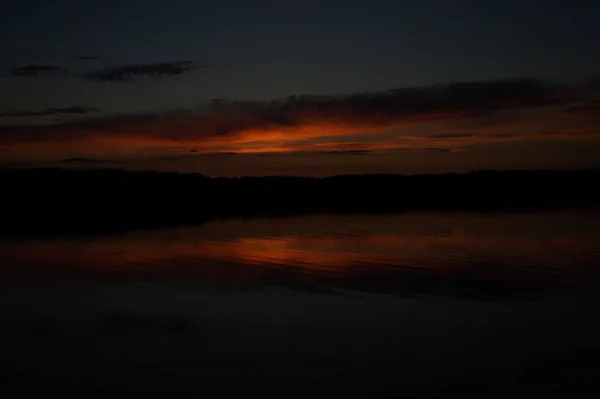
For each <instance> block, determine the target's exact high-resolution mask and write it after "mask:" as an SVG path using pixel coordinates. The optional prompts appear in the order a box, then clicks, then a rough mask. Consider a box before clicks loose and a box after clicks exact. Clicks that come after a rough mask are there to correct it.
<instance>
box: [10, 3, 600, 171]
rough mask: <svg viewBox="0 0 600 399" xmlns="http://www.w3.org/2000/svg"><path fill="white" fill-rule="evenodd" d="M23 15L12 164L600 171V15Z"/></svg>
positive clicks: (366, 11)
mask: <svg viewBox="0 0 600 399" xmlns="http://www.w3.org/2000/svg"><path fill="white" fill-rule="evenodd" d="M597 3H598V2H591V1H584V0H570V1H567V0H564V1H563V0H556V1H544V2H541V1H533V0H519V1H517V0H506V1H502V2H489V1H486V2H483V1H479V2H475V1H464V0H460V1H459V0H454V1H453V0H420V1H400V0H396V1H374V0H371V1H352V0H348V1H343V2H342V1H335V2H334V1H323V0H321V1H314V0H306V1H303V2H271V1H269V2H266V1H247V0H230V1H220V2H215V3H208V2H200V1H195V0H189V1H188V0H170V1H158V0H143V1H142V0H119V1H117V0H106V1H103V2H97V3H93V2H82V1H78V0H56V1H53V2H46V1H41V0H23V1H20V2H12V3H11V4H9V5H5V6H3V9H2V12H1V13H0V37H2V38H3V39H4V40H3V41H2V42H3V44H2V47H1V48H0V75H1V76H0V87H2V90H1V91H0V162H1V163H3V164H4V165H27V166H62V167H86V168H87V167H111V168H112V167H118V168H122V169H133V170H139V169H144V170H148V169H153V170H177V171H185V172H189V171H194V172H200V173H204V174H207V175H220V176H236V175H273V174H286V175H329V174H338V173H423V172H446V171H468V170H473V169H491V168H493V169H513V168H525V169H528V168H534V169H537V168H561V169H562V168H586V167H600V79H599V78H600V76H598V71H600V44H599V43H600V25H599V24H598V23H597V21H598V18H600V3H599V4H597Z"/></svg>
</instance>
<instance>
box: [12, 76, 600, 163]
mask: <svg viewBox="0 0 600 399" xmlns="http://www.w3.org/2000/svg"><path fill="white" fill-rule="evenodd" d="M159 65H160V66H159ZM170 68H173V69H170ZM179 68H183V69H179ZM185 68H187V66H185V65H183V64H181V65H180V64H177V65H168V66H166V65H163V64H156V65H155V66H153V67H148V68H145V67H139V66H137V67H131V66H128V67H124V68H120V69H111V70H106V71H104V72H103V73H102V74H100V75H98V79H100V80H103V79H105V80H107V81H111V80H112V79H117V80H119V79H126V78H127V77H128V76H129V77H132V76H137V75H140V76H144V75H153V74H159V75H160V74H161V73H167V74H170V73H173V74H177V73H183V72H182V71H183V70H184V69H185ZM593 96H594V92H593V91H592V90H591V89H590V88H589V87H586V86H568V85H562V84H556V83H551V82H544V81H540V80H535V79H515V80H502V81H484V82H467V83H453V84H449V85H435V86H429V87H416V88H405V89H394V90H388V91H384V92H373V93H357V94H351V95H336V96H310V95H300V96H290V97H287V98H284V99H280V100H275V101H265V102H245V101H224V100H214V101H212V102H209V103H208V104H205V105H204V106H202V107H199V108H197V109H190V110H178V111H165V112H163V113H146V114H143V113H142V114H123V115H103V116H98V117H93V118H85V119H80V120H73V121H66V122H63V123H59V124H52V125H43V126H39V125H38V126H31V125H24V124H21V125H11V126H0V145H1V146H3V147H4V148H5V150H6V149H7V148H12V150H6V151H11V152H12V153H13V154H16V153H18V154H25V153H26V152H27V151H30V152H32V153H33V152H35V149H36V148H38V149H39V148H42V147H44V146H45V147H44V148H46V149H47V148H49V146H56V145H57V144H60V145H62V146H66V147H65V148H68V149H69V151H79V152H80V153H77V154H73V156H83V155H86V156H98V155H102V156H104V155H110V154H112V153H114V152H118V153H119V154H127V153H131V154H139V153H147V154H155V155H160V154H161V153H165V152H167V153H170V154H177V153H179V154H184V153H189V152H190V150H195V151H198V152H201V153H220V152H237V153H261V152H262V153H264V152H289V151H318V152H332V153H334V154H350V155H356V154H364V153H367V152H368V151H378V150H379V151H381V150H388V151H389V150H399V149H404V150H406V149H418V150H427V151H431V150H434V151H441V152H458V151H462V150H464V149H466V148H468V147H470V146H473V145H477V144H485V143H497V142H506V141H518V140H537V139H548V138H550V139H564V138H574V137H579V138H582V137H584V138H590V137H597V135H598V134H599V132H600V131H599V127H600V118H597V117H598V113H597V110H598V106H597V103H594V102H593V101H594V100H595V99H594V98H593ZM582 104H584V105H582ZM61 110H62V112H65V111H69V110H70V112H69V113H87V112H91V111H92V109H86V108H83V107H79V108H77V107H73V108H72V109H58V108H53V109H49V110H46V111H40V112H37V113H36V112H32V113H29V115H28V113H27V112H21V113H15V112H13V113H4V114H0V115H2V117H4V118H15V117H20V116H27V115H28V116H35V115H42V114H44V113H52V112H55V113H58V112H57V111H61Z"/></svg>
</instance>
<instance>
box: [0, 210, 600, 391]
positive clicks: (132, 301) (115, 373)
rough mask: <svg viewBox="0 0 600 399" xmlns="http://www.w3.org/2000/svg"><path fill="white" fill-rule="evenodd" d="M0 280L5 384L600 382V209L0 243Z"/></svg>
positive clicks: (371, 386) (112, 387)
mask: <svg viewBox="0 0 600 399" xmlns="http://www.w3.org/2000/svg"><path fill="white" fill-rule="evenodd" d="M0 284H1V286H0V322H1V323H2V324H1V330H0V394H1V395H2V396H3V397H5V396H6V395H13V396H14V397H25V396H26V395H29V394H33V395H36V397H39V396H43V395H46V396H49V397H64V395H65V394H73V395H80V396H77V397H94V395H99V396H102V395H107V396H108V395H110V396H114V395H117V396H120V395H123V396H128V397H131V396H132V395H136V394H140V395H143V397H148V396H153V395H155V396H158V397H206V396H208V397H223V396H224V395H228V394H238V395H247V396H249V395H254V394H256V393H259V394H260V395H261V397H265V396H271V395H275V396H278V397H290V396H296V395H298V396H312V397H323V396H327V397H332V396H334V397H337V396H340V395H344V396H352V397H355V396H359V397H371V396H387V397H413V396H416V397H457V398H464V397H494V398H495V397H501V398H504V397H507V398H518V397H565V398H571V397H596V396H598V394H599V392H600V391H599V387H600V366H599V364H598V362H599V360H600V322H599V321H598V316H599V315H600V309H599V305H600V300H599V299H600V290H599V288H600V212H597V211H561V212H545V213H496V214H485V213H414V214H408V213H407V214H397V215H377V216H327V215H322V216H309V217H298V218H285V219H269V220H267V219H257V220H230V221H217V222H211V223H207V224H205V225H202V226H199V227H185V228H176V229H168V230H154V231H139V232H131V233H128V234H123V235H118V236H103V237H83V238H82V237H78V238H53V239H38V240H22V239H21V240H6V241H3V242H1V243H0ZM82 394H83V396H81V395H82Z"/></svg>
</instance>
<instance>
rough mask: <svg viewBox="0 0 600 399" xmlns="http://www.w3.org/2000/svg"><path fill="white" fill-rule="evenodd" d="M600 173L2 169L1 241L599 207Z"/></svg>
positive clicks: (543, 171)
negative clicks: (280, 220) (214, 173)
mask: <svg viewBox="0 0 600 399" xmlns="http://www.w3.org/2000/svg"><path fill="white" fill-rule="evenodd" d="M597 182H600V169H593V170H578V171H554V170H540V171H522V170H513V171H477V172H471V173H466V174H454V173H449V174H440V175H383V174H381V175H374V174H371V175H341V176H332V177H326V178H310V177H287V176H273V177H241V178H210V177H206V176H203V175H200V174H181V173H159V172H127V171H122V170H115V169H95V170H69V169H0V184H1V185H2V187H3V190H2V191H3V194H2V203H3V204H4V211H5V217H3V220H2V223H1V227H0V236H3V237H35V236H53V235H80V234H104V233H119V232H125V231H128V230H132V229H143V228H160V227H170V226H181V225H194V224H202V223H204V222H206V221H209V220H213V219H223V218H239V217H283V216H293V215H302V214H314V213H333V214H340V213H341V214H372V213H390V212H407V211H477V212H502V211H525V212H526V211H536V210H554V209H582V208H600V190H598V189H597V187H595V186H596V184H597Z"/></svg>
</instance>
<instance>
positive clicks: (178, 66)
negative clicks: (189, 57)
mask: <svg viewBox="0 0 600 399" xmlns="http://www.w3.org/2000/svg"><path fill="white" fill-rule="evenodd" d="M200 68H206V66H204V65H199V64H196V63H194V62H192V61H173V62H159V63H153V64H130V65H122V66H117V67H107V68H103V69H99V70H96V71H92V72H89V73H88V74H86V75H85V77H86V78H88V79H90V80H93V81H96V82H125V81H131V80H134V79H135V78H138V77H142V76H145V77H148V76H151V77H155V78H160V77H165V76H178V75H183V74H184V73H187V72H190V71H192V70H194V69H200Z"/></svg>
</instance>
